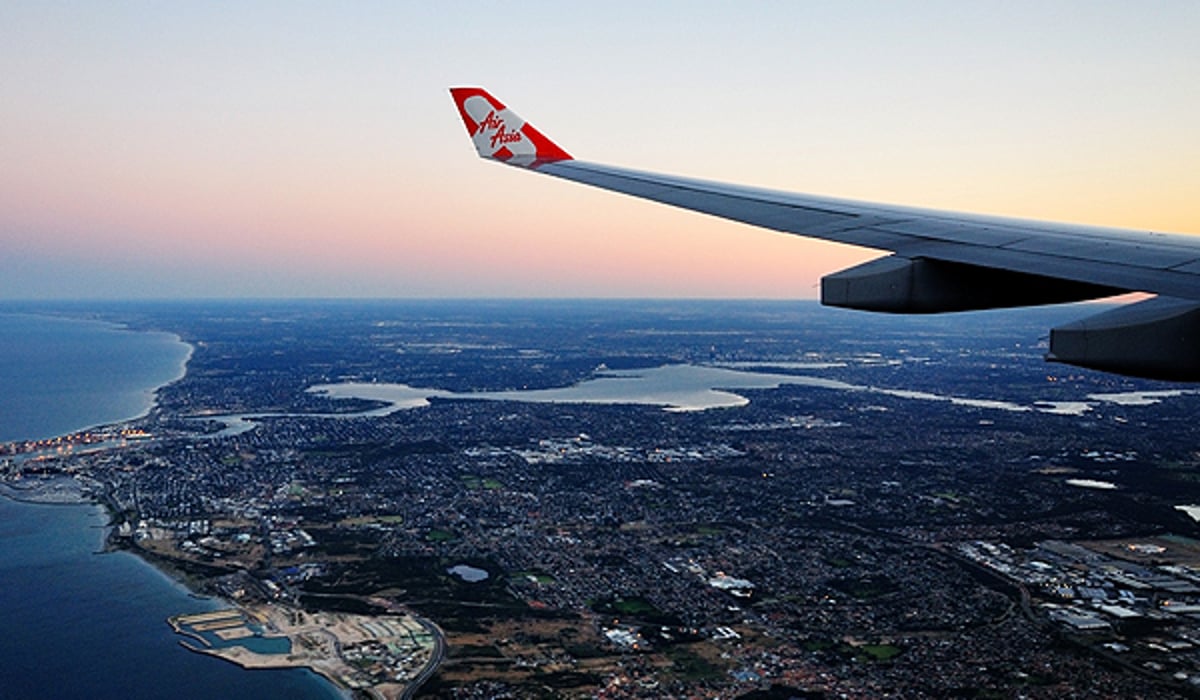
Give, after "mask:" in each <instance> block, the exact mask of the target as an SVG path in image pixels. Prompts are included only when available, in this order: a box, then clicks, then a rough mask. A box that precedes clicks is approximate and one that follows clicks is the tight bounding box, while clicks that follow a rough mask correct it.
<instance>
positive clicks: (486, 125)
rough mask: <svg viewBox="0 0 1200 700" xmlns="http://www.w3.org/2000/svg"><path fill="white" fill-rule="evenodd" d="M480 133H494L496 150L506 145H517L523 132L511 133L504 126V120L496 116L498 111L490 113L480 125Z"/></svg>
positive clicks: (492, 138)
mask: <svg viewBox="0 0 1200 700" xmlns="http://www.w3.org/2000/svg"><path fill="white" fill-rule="evenodd" d="M479 129H480V131H494V132H495V133H493V134H492V135H491V145H492V150H493V151H494V150H496V148H497V147H498V146H502V145H504V144H506V143H516V142H518V141H520V140H522V139H521V132H519V131H509V130H508V127H507V126H506V125H505V124H504V120H503V119H501V118H500V117H498V116H496V110H494V109H493V110H492V111H490V112H488V115H487V116H486V117H484V118H483V121H482V122H480V123H479Z"/></svg>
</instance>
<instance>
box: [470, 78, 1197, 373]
mask: <svg viewBox="0 0 1200 700" xmlns="http://www.w3.org/2000/svg"><path fill="white" fill-rule="evenodd" d="M450 92H451V94H452V95H453V97H454V100H455V103H456V104H457V106H458V109H459V113H460V116H462V118H463V122H464V124H465V125H466V127H467V131H468V133H469V134H470V135H471V138H472V140H473V142H474V144H475V147H476V150H477V152H478V153H479V155H480V156H481V157H483V158H485V159H490V160H497V161H500V162H504V163H506V164H508V165H513V166H516V167H520V168H524V169H529V170H533V171H535V172H538V173H542V174H545V175H553V176H555V177H559V178H563V179H566V180H572V181H574V182H579V183H583V184H587V185H592V186H594V187H599V188H602V189H607V190H613V191H616V192H621V193H624V194H628V195H631V196H634V197H640V198H643V199H650V200H654V201H657V202H662V203H664V204H670V205H673V206H677V207H681V208H683V209H689V210H692V211H697V212H702V213H705V214H711V215H714V216H719V217H722V218H726V219H732V220H735V221H740V222H743V223H747V224H751V225H754V226H761V227H764V228H768V229H772V230H775V231H781V232H785V233H792V234H796V235H800V236H805V237H810V238H818V239H823V240H829V241H836V242H839V243H847V244H851V245H857V246H862V247H866V248H875V249H879V250H885V251H891V253H892V254H891V255H885V256H883V257H881V258H878V259H876V260H872V261H870V262H868V263H865V264H863V265H859V266H856V267H853V268H850V269H848V270H843V271H841V272H838V273H835V274H832V275H829V276H827V277H825V278H824V279H822V280H821V302H822V303H824V304H828V305H833V306H841V307H846V308H855V309H865V310H872V311H885V312H893V313H937V312H944V311H965V310H976V309H990V308H1002V307H1013V306H1030V305H1037V304H1051V303H1061V302H1068V301H1082V300H1086V299H1098V298H1102V297H1106V296H1111V295H1114V294H1119V293H1122V292H1133V291H1139V292H1149V293H1153V294H1157V295H1159V296H1157V297H1155V298H1152V299H1148V300H1146V301H1143V302H1138V303H1135V304H1131V305H1128V306H1125V307H1121V308H1119V309H1117V310H1115V311H1112V312H1107V313H1103V314H1100V315H1098V316H1095V317H1092V318H1089V319H1084V320H1083V321H1079V322H1076V323H1073V324H1070V325H1067V326H1063V327H1061V328H1056V329H1053V330H1052V331H1051V343H1050V353H1049V355H1048V356H1047V359H1050V360H1053V361H1058V362H1064V363H1068V364H1074V365H1078V366H1082V367H1091V368H1094V369H1101V370H1105V371H1110V372H1116V373H1119V374H1129V375H1134V376H1144V377H1154V378H1163V379H1173V380H1184V381H1197V380H1200V237H1196V236H1187V235H1178V234H1162V233H1150V232H1142V231H1127V230H1119V229H1108V228H1099V227H1087V226H1075V225H1069V224H1055V223H1043V222H1034V221H1024V220H1019V219H1004V218H996V217H984V216H975V215H969V214H958V213H951V212H940V211H931V210H924V209H916V208H910V207H901V206H894V205H885V204H872V203H865V202H854V201H849V200H842V199H835V198H831V197H821V196H813V195H804V194H793V193H788V192H780V191H775V190H766V189H756V188H751V187H742V186H737V185H729V184H724V183H717V182H708V181H704V180H695V179H690V178H684V177H677V176H672V175H661V174H657V173H649V172H642V171H637V170H630V169H626V168H617V167H612V166H607V165H600V164H597V163H590V162H585V161H580V160H576V159H574V158H572V157H571V156H570V155H569V154H568V153H567V152H566V151H565V150H563V149H562V148H560V147H559V146H558V145H556V144H555V143H554V142H553V141H551V140H550V139H549V138H547V137H546V136H545V135H543V134H542V133H541V132H540V131H538V130H537V129H535V128H533V126H532V125H530V124H528V123H527V122H525V121H524V120H522V119H521V118H520V117H518V116H517V115H516V114H515V113H514V112H512V110H509V109H508V108H506V107H505V106H504V105H503V104H502V103H501V102H499V101H498V100H496V99H495V98H494V97H492V96H491V95H490V94H489V93H487V91H485V90H483V89H481V88H452V89H451V91H450Z"/></svg>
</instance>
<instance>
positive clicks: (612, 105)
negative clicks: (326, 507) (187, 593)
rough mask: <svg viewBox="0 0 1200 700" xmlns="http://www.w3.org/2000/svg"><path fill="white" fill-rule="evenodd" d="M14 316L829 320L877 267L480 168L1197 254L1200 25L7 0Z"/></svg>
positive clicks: (741, 9) (480, 5)
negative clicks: (817, 312)
mask: <svg viewBox="0 0 1200 700" xmlns="http://www.w3.org/2000/svg"><path fill="white" fill-rule="evenodd" d="M0 65H2V66H3V69H2V70H0V299H26V298H147V297H151V298H174V297H243V296H250V297H295V296H300V297H492V296H506V297H510V296H516V297H529V296H534V297H580V296H583V297H597V296H599V297H657V296H671V297H769V298H815V296H816V293H817V288H816V285H817V281H818V279H819V277H820V276H821V275H823V274H827V273H830V272H834V271H836V270H838V269H841V268H843V267H846V266H848V265H852V264H855V263H858V262H861V261H864V260H866V259H869V258H871V257H874V256H876V255H879V254H880V253H878V252H875V251H869V250H864V249H856V248H849V247H845V246H839V245H834V244H829V243H823V242H819V241H810V240H805V239H801V238H796V237H793V236H787V235H783V234H778V233H772V232H769V231H765V230H761V229H755V228H751V227H747V226H744V225H740V224H736V223H732V222H728V221H722V220H719V219H713V218H710V217H705V216H702V215H699V214H693V213H689V212H684V211H680V210H675V209H671V208H669V207H665V206H662V205H658V204H654V203H649V202H643V201H639V200H634V199H630V198H627V197H622V196H620V195H616V194H612V193H606V192H602V191H599V190H594V189H590V188H586V187H583V186H580V185H575V184H572V183H568V182H565V181H561V180H556V179H553V178H547V177H540V176H537V175H533V174H530V173H525V172H520V171H518V170H516V169H513V168H508V167H505V166H502V165H497V164H492V163H486V162H483V161H481V160H479V159H478V158H477V157H476V155H475V152H474V149H473V148H472V146H471V143H470V141H469V139H468V138H467V135H466V133H465V131H464V129H463V125H462V122H461V121H460V120H459V118H458V115H457V113H456V111H455V108H454V105H453V103H452V101H451V100H450V97H449V94H448V93H447V88H448V87H450V86H456V85H481V86H485V87H487V88H488V89H489V90H491V91H492V92H493V93H494V94H495V95H496V96H497V97H498V98H500V99H501V100H503V101H504V102H506V103H507V104H508V106H509V107H511V108H512V109H514V110H515V111H516V112H518V113H519V114H520V115H521V116H522V117H524V118H525V119H527V120H528V121H530V122H531V123H533V124H535V125H536V126H537V127H538V128H539V129H541V130H542V131H543V132H545V133H546V134H548V135H549V136H550V137H551V138H553V139H554V140H555V141H557V142H558V143H559V144H561V145H562V146H563V147H564V148H566V150H568V151H570V152H571V153H572V154H573V155H574V156H576V157H577V158H581V159H585V160H592V161H599V162H602V163H611V164H614V165H622V166H628V167H633V168H641V169H646V170H653V171H657V172H667V173H675V174H682V175H689V176H694V177H702V178H708V179H714V180H721V181H727V182H736V183H741V184H749V185H760V186H765V187H771V188H777V189H784V190H790V191H797V192H808V193H819V194H828V195H834V196H839V197H845V198H852V199H863V200H869V201H885V202H894V203H900V204H909V205H917V206H925V207H933V208H939V209H950V210H956V211H971V212H982V213H991V214H1002V215H1011V216H1017V217H1023V218H1034V219H1046V220H1056V221H1071V222H1079V223H1090V224H1100V225H1108V226H1118V227H1126V228H1140V229H1150V230H1158V231H1174V232H1181V233H1195V234H1200V2H1195V1H1194V0H1180V1H1177V2H1166V1H1164V2H1102V1H1100V0H1088V1H1080V2H1054V1H1049V2H1048V1H1046V0H1039V1H1036V2H1033V1H1031V2H1023V1H1012V0H1009V1H1005V2H962V1H961V0H954V1H947V2H939V1H934V0H928V1H922V2H884V1H880V2H851V1H831V2H811V1H803V2H800V1H798V2H783V1H780V2H738V3H732V2H729V3H715V2H702V1H690V2H645V1H641V2H614V1H606V2H603V3H582V2H580V3H565V2H515V1H514V2H504V3H488V2H463V3H454V2H438V3H433V2H412V3H403V2H378V3H375V2H372V3H366V2H362V3H305V2H279V3H255V2H229V3H222V2H197V3H169V2H167V3H164V2H120V1H117V2H47V1H28V2H26V1H22V0H17V1H16V2H4V3H0Z"/></svg>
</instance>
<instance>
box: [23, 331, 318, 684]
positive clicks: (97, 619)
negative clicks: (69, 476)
mask: <svg viewBox="0 0 1200 700" xmlns="http://www.w3.org/2000/svg"><path fill="white" fill-rule="evenodd" d="M188 352H189V348H188V346H187V345H185V344H183V343H181V342H180V341H179V340H178V339H177V338H175V337H174V336H171V335H168V334H160V333H142V332H130V331H125V330H120V329H118V328H116V327H114V326H111V325H107V324H102V323H93V322H84V321H70V320H63V319H56V318H45V317H37V316H27V315H6V314H0V441H5V442H7V441H13V440H26V439H36V438H45V437H52V436H55V435H61V434H64V433H69V432H73V431H76V430H80V429H82V428H86V427H89V426H93V425H98V424H105V423H111V422H115V421H120V420H125V419H128V418H132V417H135V416H138V415H141V414H142V413H144V412H145V411H146V410H147V409H148V408H149V407H150V405H151V403H150V402H151V401H152V397H153V391H154V389H155V388H157V387H158V386H160V385H162V384H164V383H166V382H170V381H172V380H174V379H176V378H178V377H179V376H180V375H181V373H182V368H183V363H184V362H185V361H186V359H187V357H188ZM106 523H107V517H106V515H105V513H104V511H103V509H101V508H100V507H98V506H95V505H69V506H68V505H38V504H29V503H19V502H15V501H11V500H8V499H5V498H0V698H3V699H8V698H14V699H15V698H48V697H53V698H98V699H101V700H104V699H107V698H114V699H115V698H122V699H126V698H173V699H175V698H178V699H196V700H200V699H207V698H313V699H316V698H339V697H342V694H341V693H339V692H338V691H337V689H336V688H335V687H334V686H333V685H332V684H331V683H329V682H328V681H326V680H324V679H322V678H321V677H320V676H317V675H316V674H314V673H311V672H309V671H305V670H287V671H282V670H280V671H246V670H243V669H241V668H239V667H237V666H234V665H232V664H229V663H227V662H224V661H221V660H219V659H214V658H210V657H206V656H202V655H200V654H196V653H194V652H190V651H187V650H186V649H184V648H183V647H182V646H180V644H179V640H180V637H178V636H177V635H175V633H174V632H172V630H171V628H170V627H169V626H168V625H167V622H166V619H167V618H168V617H169V616H171V615H176V614H180V613H192V612H203V611H205V610H211V609H215V608H217V607H221V603H220V601H216V600H211V599H201V598H196V597H193V596H191V595H190V594H189V592H188V591H187V590H186V589H185V588H184V587H183V586H181V585H180V584H179V583H177V582H175V581H173V580H172V579H171V578H169V577H167V576H166V575H164V574H162V573H161V572H159V571H158V570H157V569H155V568H153V567H152V566H150V565H149V564H146V563H145V562H143V561H142V560H141V559H138V558H137V557H135V556H133V555H131V554H127V553H124V552H112V553H101V550H102V548H103V546H104V537H105V525H106Z"/></svg>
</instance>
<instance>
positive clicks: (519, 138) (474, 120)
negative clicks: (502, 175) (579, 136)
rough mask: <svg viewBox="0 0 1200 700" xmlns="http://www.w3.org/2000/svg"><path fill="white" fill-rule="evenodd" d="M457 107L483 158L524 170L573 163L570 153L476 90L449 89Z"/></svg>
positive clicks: (509, 110)
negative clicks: (566, 161)
mask: <svg viewBox="0 0 1200 700" xmlns="http://www.w3.org/2000/svg"><path fill="white" fill-rule="evenodd" d="M450 95H451V96H453V97H454V104H456V105H458V113H459V115H461V116H462V120H463V123H464V124H466V125H467V132H468V133H469V134H471V140H472V141H474V142H475V150H476V151H479V157H480V158H490V159H492V160H499V161H503V162H505V163H508V164H509V165H517V166H520V167H523V168H537V167H538V166H540V165H543V164H545V163H553V162H556V161H560V160H571V156H570V154H568V153H567V152H566V151H564V150H563V149H561V148H559V147H558V145H557V144H555V143H554V142H553V141H551V140H550V139H548V138H546V137H545V136H544V135H543V134H542V132H540V131H538V130H537V129H535V128H533V125H532V124H529V123H527V122H526V121H525V120H524V119H522V118H520V117H518V116H517V115H516V113H515V112H513V111H512V110H511V109H509V108H507V107H505V106H504V105H503V104H501V103H500V100H497V99H496V98H495V97H492V96H491V95H490V94H488V91H487V90H484V89H483V88H477V87H460V88H450Z"/></svg>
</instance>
